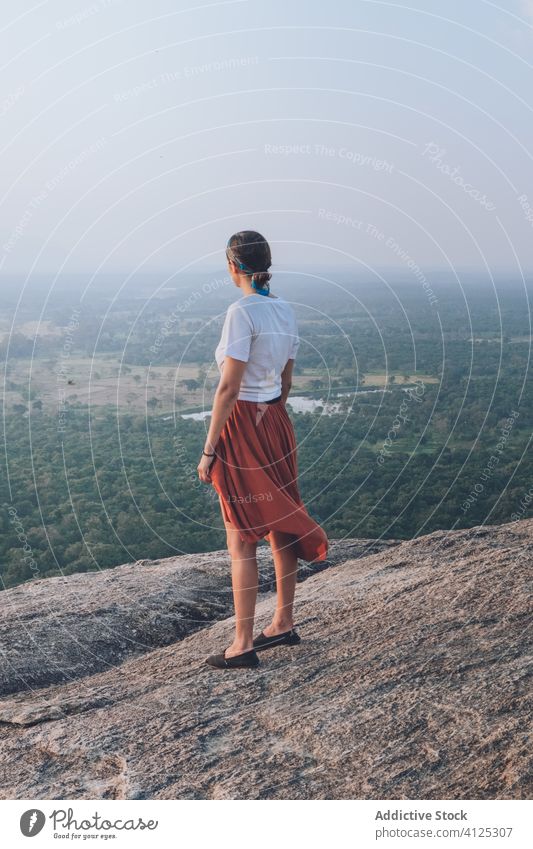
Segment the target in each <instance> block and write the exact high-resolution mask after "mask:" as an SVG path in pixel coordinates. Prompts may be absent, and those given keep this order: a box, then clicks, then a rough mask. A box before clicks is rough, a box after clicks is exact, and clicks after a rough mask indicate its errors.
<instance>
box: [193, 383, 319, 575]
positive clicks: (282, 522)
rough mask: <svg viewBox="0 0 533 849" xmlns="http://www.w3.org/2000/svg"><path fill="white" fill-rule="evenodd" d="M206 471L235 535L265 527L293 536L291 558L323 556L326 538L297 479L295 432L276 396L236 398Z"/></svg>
mask: <svg viewBox="0 0 533 849" xmlns="http://www.w3.org/2000/svg"><path fill="white" fill-rule="evenodd" d="M216 454H217V456H216V457H215V459H214V461H213V463H212V464H211V468H210V474H211V482H212V484H213V487H214V488H215V490H216V491H217V493H218V494H219V496H220V503H221V506H222V511H223V514H224V517H225V519H226V521H228V522H231V524H232V525H233V526H234V527H235V528H237V529H238V530H239V532H240V536H241V539H243V540H246V541H248V542H258V540H260V539H263V538H264V537H267V536H268V534H269V533H270V531H283V532H284V533H287V534H291V535H292V536H293V538H294V549H295V552H296V555H297V557H299V558H301V559H302V560H306V561H307V562H308V563H312V562H314V561H316V560H325V559H326V556H327V553H328V538H327V536H326V534H325V532H324V531H323V530H322V528H321V527H320V525H318V524H317V523H316V522H315V521H314V520H313V519H312V518H311V516H310V515H309V513H308V512H307V510H306V509H305V506H304V503H303V501H302V499H301V497H300V493H299V490H298V484H297V477H298V472H297V461H296V437H295V434H294V428H293V426H292V422H291V420H290V418H289V414H288V413H287V410H286V408H285V405H284V404H283V402H282V401H278V402H277V403H275V404H265V403H261V402H256V401H241V400H238V401H237V402H236V404H235V406H234V408H233V410H232V412H231V415H230V416H229V418H228V419H227V421H226V424H225V425H224V427H223V429H222V432H221V434H220V439H219V441H218V443H217V446H216Z"/></svg>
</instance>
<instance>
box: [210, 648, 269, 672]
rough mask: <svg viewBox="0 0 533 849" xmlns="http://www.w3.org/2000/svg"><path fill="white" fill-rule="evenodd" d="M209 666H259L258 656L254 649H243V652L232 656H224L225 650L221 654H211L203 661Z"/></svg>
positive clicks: (236, 667) (251, 667)
mask: <svg viewBox="0 0 533 849" xmlns="http://www.w3.org/2000/svg"><path fill="white" fill-rule="evenodd" d="M205 662H206V663H207V664H209V666H214V667H215V669H255V668H256V667H257V666H259V658H258V657H257V654H256V651H255V649H250V651H245V652H243V654H236V655H234V656H233V657H226V652H225V651H223V652H222V654H211V655H209V657H208V658H206V661H205Z"/></svg>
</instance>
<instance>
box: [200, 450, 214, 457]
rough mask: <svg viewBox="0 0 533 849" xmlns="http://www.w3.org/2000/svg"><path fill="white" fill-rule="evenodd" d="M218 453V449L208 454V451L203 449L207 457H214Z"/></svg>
mask: <svg viewBox="0 0 533 849" xmlns="http://www.w3.org/2000/svg"><path fill="white" fill-rule="evenodd" d="M216 453H217V452H216V451H213V453H212V454H208V453H207V452H206V451H202V454H203V455H204V456H205V457H214V456H215V455H216Z"/></svg>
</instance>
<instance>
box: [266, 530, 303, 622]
mask: <svg viewBox="0 0 533 849" xmlns="http://www.w3.org/2000/svg"><path fill="white" fill-rule="evenodd" d="M268 538H269V541H270V546H271V548H272V557H273V559H274V568H275V571H276V592H277V598H276V612H275V613H274V616H273V617H272V623H271V624H270V625H268V626H267V627H266V628H264V629H263V633H264V634H265V636H267V637H275V636H276V635H277V634H284V633H285V631H290V630H291V628H292V627H293V626H294V620H293V605H294V593H295V590H296V574H297V571H298V558H297V556H296V554H295V552H294V546H293V539H294V537H292V536H291V534H285V533H283V532H281V531H271V532H270V534H269V537H268Z"/></svg>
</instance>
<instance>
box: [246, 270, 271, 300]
mask: <svg viewBox="0 0 533 849" xmlns="http://www.w3.org/2000/svg"><path fill="white" fill-rule="evenodd" d="M251 284H252V289H255V291H256V292H257V294H258V295H268V294H269V292H270V286H269V285H268V282H267V284H266V286H259V287H258V286H256V285H255V280H254V275H253V274H252V280H251Z"/></svg>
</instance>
